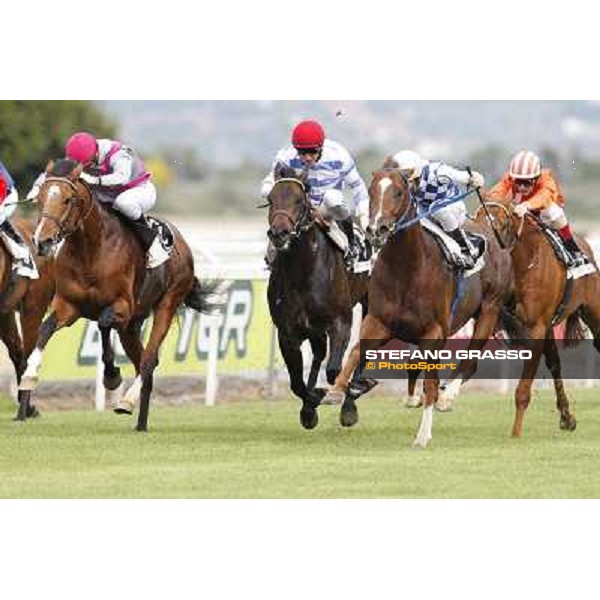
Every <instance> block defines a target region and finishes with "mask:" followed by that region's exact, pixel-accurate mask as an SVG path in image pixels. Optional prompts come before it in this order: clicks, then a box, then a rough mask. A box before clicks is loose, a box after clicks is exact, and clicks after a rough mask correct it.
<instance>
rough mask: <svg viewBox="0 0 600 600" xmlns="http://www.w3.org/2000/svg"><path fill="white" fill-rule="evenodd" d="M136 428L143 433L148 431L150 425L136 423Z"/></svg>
mask: <svg viewBox="0 0 600 600" xmlns="http://www.w3.org/2000/svg"><path fill="white" fill-rule="evenodd" d="M135 430H136V431H141V432H143V433H148V426H147V425H136V426H135Z"/></svg>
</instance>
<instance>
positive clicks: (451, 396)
mask: <svg viewBox="0 0 600 600" xmlns="http://www.w3.org/2000/svg"><path fill="white" fill-rule="evenodd" d="M500 309H501V307H500V306H499V305H498V303H497V302H494V303H488V302H486V303H485V304H484V305H483V306H482V307H481V312H480V314H479V316H478V317H477V319H476V321H475V327H474V328H473V336H472V337H471V339H470V341H469V346H468V350H482V349H483V347H484V346H485V345H486V343H487V341H488V340H489V338H490V336H491V335H492V334H493V333H494V330H495V329H496V325H497V324H498V319H499V317H500ZM475 371H477V359H476V358H465V359H463V360H461V361H460V365H459V366H458V369H457V370H456V371H454V372H453V373H452V375H451V376H450V377H449V379H448V380H447V381H446V383H445V384H444V385H443V386H442V387H441V389H440V393H439V396H438V401H437V403H436V405H435V408H436V410H438V411H440V412H450V411H452V410H454V402H455V400H456V399H457V398H458V395H459V394H460V387H461V385H462V384H464V383H466V382H467V381H468V380H469V379H470V378H471V377H473V375H474V374H475Z"/></svg>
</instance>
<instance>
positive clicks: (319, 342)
mask: <svg viewBox="0 0 600 600" xmlns="http://www.w3.org/2000/svg"><path fill="white" fill-rule="evenodd" d="M309 339H310V347H311V348H312V353H313V361H312V365H311V367H310V374H309V376H308V383H307V384H306V387H307V388H308V389H309V390H312V389H313V388H314V387H315V385H316V384H317V378H318V376H319V369H320V368H321V363H322V362H323V359H324V358H325V355H326V354H327V336H326V335H325V334H320V335H313V336H311V337H310V338H309Z"/></svg>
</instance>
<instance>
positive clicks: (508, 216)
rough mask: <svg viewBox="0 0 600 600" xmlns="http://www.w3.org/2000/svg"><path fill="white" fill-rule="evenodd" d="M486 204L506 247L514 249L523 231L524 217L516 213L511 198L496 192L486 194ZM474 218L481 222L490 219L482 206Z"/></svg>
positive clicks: (494, 225)
mask: <svg viewBox="0 0 600 600" xmlns="http://www.w3.org/2000/svg"><path fill="white" fill-rule="evenodd" d="M485 206H486V209H487V212H488V214H489V215H490V218H491V219H492V220H493V227H495V229H496V231H497V232H498V235H499V236H500V239H501V240H502V242H503V243H504V245H505V247H506V248H508V249H509V250H511V251H512V250H513V249H514V247H515V246H516V244H517V242H518V241H519V238H520V237H521V233H522V232H523V224H524V217H519V216H518V215H516V214H515V204H514V203H513V202H512V200H511V199H510V198H503V197H500V196H498V195H496V194H494V195H493V196H492V195H490V194H485ZM474 219H475V220H476V221H479V222H481V223H483V222H487V221H488V217H487V215H486V213H485V211H484V210H483V207H482V206H480V207H479V208H478V209H477V211H476V212H475V216H474ZM490 225H491V224H490Z"/></svg>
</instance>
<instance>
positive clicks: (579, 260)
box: [563, 237, 587, 268]
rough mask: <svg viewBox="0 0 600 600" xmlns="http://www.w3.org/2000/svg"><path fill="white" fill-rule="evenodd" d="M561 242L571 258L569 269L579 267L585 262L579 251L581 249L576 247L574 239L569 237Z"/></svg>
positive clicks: (585, 258) (584, 257) (583, 255)
mask: <svg viewBox="0 0 600 600" xmlns="http://www.w3.org/2000/svg"><path fill="white" fill-rule="evenodd" d="M563 242H564V244H565V248H566V249H567V252H568V253H569V254H570V257H571V261H570V263H571V264H569V265H568V267H569V268H571V267H579V266H581V265H584V264H585V263H586V262H587V257H586V256H585V254H584V253H583V252H582V251H581V248H580V247H579V246H578V244H577V242H576V241H575V238H573V237H571V238H568V239H566V240H563Z"/></svg>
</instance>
